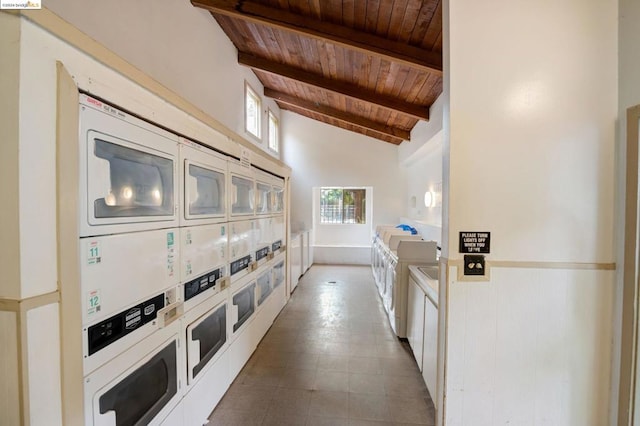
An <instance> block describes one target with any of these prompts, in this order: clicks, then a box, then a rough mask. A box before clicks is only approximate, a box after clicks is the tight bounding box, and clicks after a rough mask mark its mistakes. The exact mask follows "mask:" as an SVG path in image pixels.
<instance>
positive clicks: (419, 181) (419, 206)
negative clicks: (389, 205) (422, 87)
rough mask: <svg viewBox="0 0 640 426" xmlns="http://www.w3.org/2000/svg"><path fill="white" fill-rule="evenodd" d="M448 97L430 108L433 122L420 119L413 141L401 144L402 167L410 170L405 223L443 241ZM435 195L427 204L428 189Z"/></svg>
mask: <svg viewBox="0 0 640 426" xmlns="http://www.w3.org/2000/svg"><path fill="white" fill-rule="evenodd" d="M444 102H445V99H444V96H440V97H438V99H437V100H436V102H434V104H433V105H432V106H431V108H430V110H429V117H430V119H429V121H419V122H418V124H416V126H415V127H414V128H413V129H412V130H411V140H410V141H405V142H403V143H402V144H400V146H399V155H398V157H399V158H398V160H399V163H400V168H402V169H404V170H405V171H406V173H407V198H406V199H405V213H404V216H403V217H401V218H400V222H401V223H406V224H408V225H411V226H413V227H414V228H416V230H417V231H418V233H419V234H420V235H422V237H423V238H424V239H425V240H434V241H437V242H438V245H440V244H441V243H442V155H443V152H442V143H443V138H444V132H443V130H442V120H443V105H444ZM427 191H429V192H431V193H432V194H433V196H434V200H433V201H432V205H431V206H429V207H427V206H425V203H424V195H425V192H427Z"/></svg>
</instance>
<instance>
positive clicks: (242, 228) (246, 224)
mask: <svg viewBox="0 0 640 426" xmlns="http://www.w3.org/2000/svg"><path fill="white" fill-rule="evenodd" d="M255 239H256V222H255V221H254V220H243V221H238V222H230V223H229V269H230V271H229V275H230V276H231V281H232V282H234V281H237V280H238V279H240V278H243V277H245V276H246V275H248V274H249V273H251V272H252V271H254V270H255V268H256V262H255Z"/></svg>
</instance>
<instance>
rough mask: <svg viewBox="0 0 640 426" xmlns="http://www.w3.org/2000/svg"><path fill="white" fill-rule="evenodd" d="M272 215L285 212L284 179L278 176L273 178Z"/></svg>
mask: <svg viewBox="0 0 640 426" xmlns="http://www.w3.org/2000/svg"><path fill="white" fill-rule="evenodd" d="M271 193H272V196H271V198H272V202H271V213H274V214H278V213H283V212H284V202H285V198H284V179H282V178H279V177H277V176H272V177H271Z"/></svg>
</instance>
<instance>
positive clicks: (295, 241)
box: [289, 234, 302, 292]
mask: <svg viewBox="0 0 640 426" xmlns="http://www.w3.org/2000/svg"><path fill="white" fill-rule="evenodd" d="M301 247H302V236H301V234H296V235H294V236H292V237H291V259H290V262H291V263H290V265H289V266H290V267H291V270H290V271H291V292H293V290H294V289H295V288H296V286H297V285H298V280H299V279H300V275H302V248H301Z"/></svg>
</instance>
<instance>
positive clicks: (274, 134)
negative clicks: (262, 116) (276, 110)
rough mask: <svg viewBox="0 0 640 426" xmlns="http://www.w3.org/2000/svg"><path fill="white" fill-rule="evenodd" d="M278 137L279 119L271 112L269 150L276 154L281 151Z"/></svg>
mask: <svg viewBox="0 0 640 426" xmlns="http://www.w3.org/2000/svg"><path fill="white" fill-rule="evenodd" d="M278 136H279V135H278V118H277V117H276V116H275V115H274V114H273V112H271V110H269V149H270V150H272V151H274V152H276V153H277V152H279V151H280V144H279V143H278Z"/></svg>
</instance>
